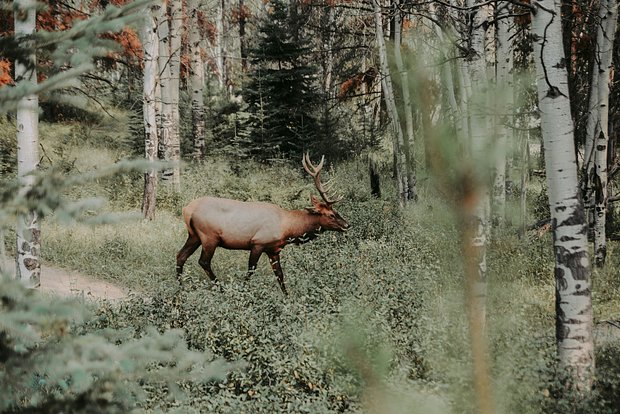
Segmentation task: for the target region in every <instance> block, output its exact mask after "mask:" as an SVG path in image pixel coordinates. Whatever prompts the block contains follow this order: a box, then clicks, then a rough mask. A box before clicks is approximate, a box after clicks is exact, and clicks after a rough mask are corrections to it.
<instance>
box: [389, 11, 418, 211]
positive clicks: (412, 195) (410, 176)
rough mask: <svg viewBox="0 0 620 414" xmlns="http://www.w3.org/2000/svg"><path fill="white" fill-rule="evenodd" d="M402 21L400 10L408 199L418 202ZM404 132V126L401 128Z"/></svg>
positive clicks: (397, 41)
mask: <svg viewBox="0 0 620 414" xmlns="http://www.w3.org/2000/svg"><path fill="white" fill-rule="evenodd" d="M402 20H403V14H402V12H401V11H400V10H397V11H396V16H394V21H395V29H394V60H395V61H396V69H397V70H398V73H399V74H400V81H401V91H402V94H403V116H404V117H405V131H404V133H403V144H404V147H403V150H404V152H405V163H406V168H407V171H406V174H407V185H408V189H407V197H408V199H409V200H413V201H416V200H417V199H418V193H417V189H416V181H417V180H416V171H415V170H416V168H415V158H414V154H413V142H414V136H413V107H412V105H411V96H410V94H409V86H410V85H409V74H408V73H407V69H406V68H405V64H404V62H403V56H402V53H401V47H402V39H401V30H402ZM401 130H402V126H401Z"/></svg>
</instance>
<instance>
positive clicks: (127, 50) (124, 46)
mask: <svg viewBox="0 0 620 414" xmlns="http://www.w3.org/2000/svg"><path fill="white" fill-rule="evenodd" d="M102 37H103V38H104V39H111V40H114V41H115V42H116V43H118V44H119V45H120V47H121V51H120V52H111V53H109V54H108V57H109V58H112V59H116V60H118V59H120V58H121V57H124V58H126V59H128V60H129V62H128V63H132V61H133V63H137V64H139V62H141V61H142V58H143V56H144V52H143V50H142V43H141V42H140V38H139V37H138V34H137V33H136V32H135V31H134V30H133V29H132V28H130V27H125V28H124V29H123V30H121V31H120V32H117V33H105V34H104V35H102Z"/></svg>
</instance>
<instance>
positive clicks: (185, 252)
mask: <svg viewBox="0 0 620 414" xmlns="http://www.w3.org/2000/svg"><path fill="white" fill-rule="evenodd" d="M199 246H200V239H199V238H198V237H197V236H196V235H192V234H190V235H188V237H187V241H186V242H185V244H184V245H183V247H181V250H179V252H178V253H177V280H178V281H179V284H181V275H182V274H183V266H184V265H185V262H186V261H187V259H188V258H189V257H190V256H191V255H192V253H194V252H195V251H196V249H197V248H198V247H199Z"/></svg>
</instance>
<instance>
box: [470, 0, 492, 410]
mask: <svg viewBox="0 0 620 414" xmlns="http://www.w3.org/2000/svg"><path fill="white" fill-rule="evenodd" d="M476 4H477V1H475V0H469V1H468V2H467V5H468V6H469V7H472V8H473V6H475V5H476ZM471 17H472V19H471V22H470V24H471V28H470V38H469V41H470V51H471V52H470V55H469V56H468V57H467V58H466V63H467V69H468V70H467V71H464V72H466V73H467V74H468V75H469V79H470V85H471V89H470V90H471V93H468V94H467V96H468V102H467V106H468V109H469V112H468V115H469V128H470V143H471V162H473V165H472V169H473V171H475V174H476V175H477V177H478V178H477V179H476V182H475V185H476V190H475V192H476V193H477V194H476V196H475V197H473V201H474V202H475V204H474V206H473V208H472V207H470V208H468V209H467V208H466V210H469V211H467V212H466V214H467V215H466V217H465V219H466V220H467V221H468V222H470V223H471V224H469V225H466V226H465V228H466V229H467V231H466V232H465V234H467V235H468V237H469V240H465V242H466V243H467V242H469V246H468V247H467V250H466V257H465V261H466V264H467V266H466V281H467V296H468V297H467V299H468V300H467V302H468V315H469V331H470V333H469V336H470V341H471V347H472V356H473V362H474V386H475V390H476V397H477V400H478V404H479V407H480V412H481V413H492V412H493V411H494V407H493V398H492V395H491V381H490V375H489V368H488V360H487V358H488V357H487V355H486V353H487V345H486V332H485V330H486V329H485V326H486V302H487V300H486V299H487V280H486V279H487V265H486V247H487V244H488V239H489V229H490V223H489V212H490V191H489V185H488V182H487V181H486V177H488V176H489V173H490V171H487V170H486V169H487V168H486V167H485V166H486V165H488V163H487V162H485V160H486V157H488V144H489V142H490V141H489V138H490V137H489V130H490V128H489V126H490V122H489V117H488V115H486V114H487V110H486V105H487V102H488V96H489V93H490V90H489V84H488V77H487V67H486V61H485V47H484V44H485V32H484V30H483V27H485V25H484V24H483V23H485V21H486V17H487V16H486V13H485V10H483V9H482V8H478V9H477V10H476V11H474V12H472V16H471Z"/></svg>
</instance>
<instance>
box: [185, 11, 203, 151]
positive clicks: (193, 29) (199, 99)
mask: <svg viewBox="0 0 620 414" xmlns="http://www.w3.org/2000/svg"><path fill="white" fill-rule="evenodd" d="M187 3H188V9H189V16H190V30H189V47H190V58H191V62H190V85H191V97H192V137H193V139H194V154H193V157H194V159H197V160H201V159H203V158H204V156H205V152H206V143H205V109H204V98H203V91H204V66H203V62H202V56H201V48H200V43H201V40H202V39H201V38H200V31H199V26H198V23H199V22H198V11H199V10H200V1H199V0H188V2H187Z"/></svg>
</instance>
